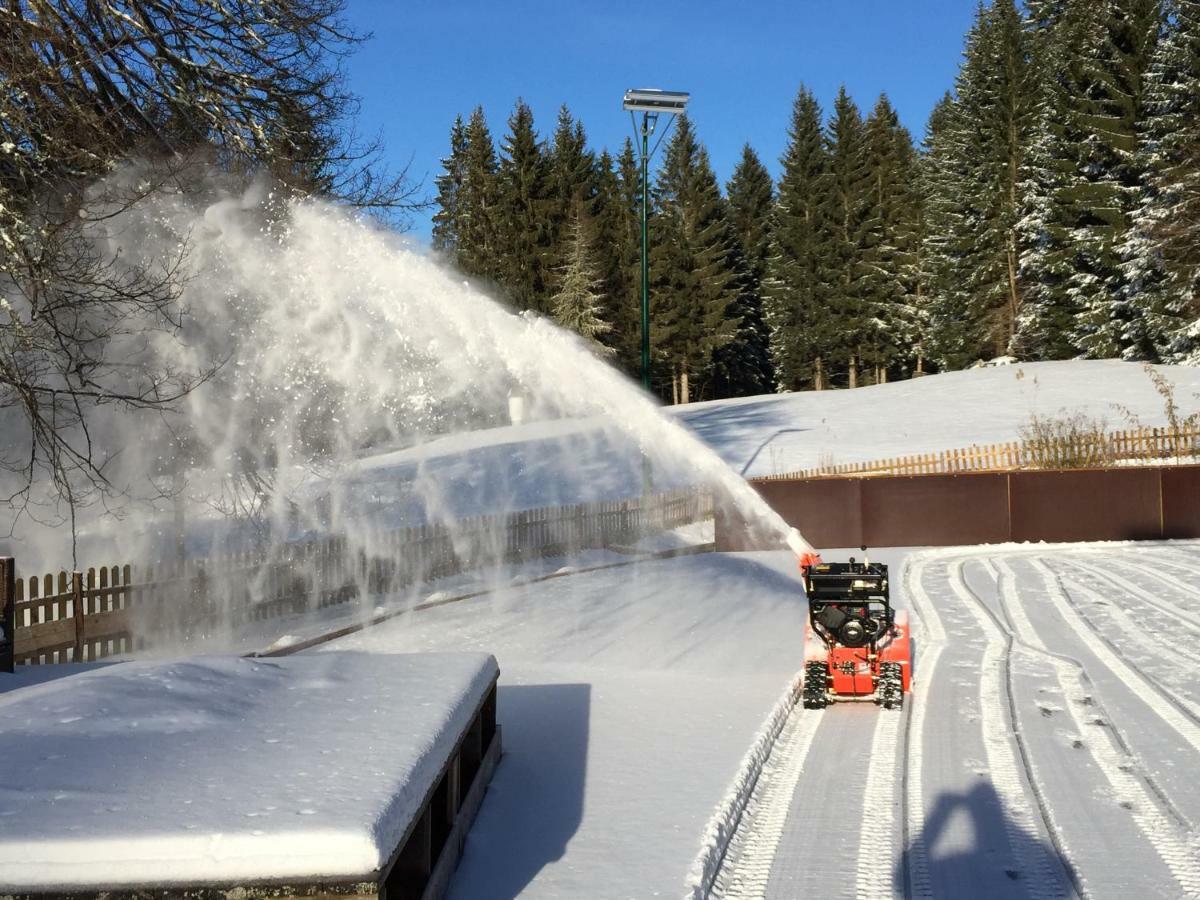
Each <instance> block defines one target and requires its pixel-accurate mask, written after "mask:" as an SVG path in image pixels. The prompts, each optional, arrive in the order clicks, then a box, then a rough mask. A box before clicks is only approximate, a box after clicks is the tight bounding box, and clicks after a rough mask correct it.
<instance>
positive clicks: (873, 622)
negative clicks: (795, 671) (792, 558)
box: [802, 556, 912, 709]
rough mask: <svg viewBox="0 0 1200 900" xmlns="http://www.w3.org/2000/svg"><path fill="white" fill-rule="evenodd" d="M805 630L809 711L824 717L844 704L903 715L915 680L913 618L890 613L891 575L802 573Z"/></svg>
mask: <svg viewBox="0 0 1200 900" xmlns="http://www.w3.org/2000/svg"><path fill="white" fill-rule="evenodd" d="M802 571H803V573H804V590H805V591H806V592H807V594H808V628H809V632H810V637H811V635H815V636H816V637H817V638H819V639H820V646H818V645H817V644H816V642H815V641H813V640H811V639H810V640H808V641H806V647H807V648H808V649H807V650H806V653H805V660H804V694H803V699H804V705H805V706H806V707H808V708H809V709H821V708H823V707H825V706H827V705H828V704H830V703H832V702H834V701H837V700H845V699H857V700H874V701H875V702H876V703H877V704H879V705H880V706H882V707H884V708H885V709H899V708H900V707H901V706H903V704H904V695H905V694H906V693H907V692H908V691H909V689H910V683H911V679H912V649H911V646H912V645H911V642H910V640H909V633H908V613H907V612H905V611H903V610H902V611H900V612H896V611H895V610H894V609H892V603H891V595H890V593H889V590H888V567H887V566H886V565H883V564H881V563H870V562H861V563H859V562H855V560H854V557H853V556H852V557H850V561H849V562H845V563H825V562H820V563H815V564H813V565H808V566H804V567H803V569H802Z"/></svg>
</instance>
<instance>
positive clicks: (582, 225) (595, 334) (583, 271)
mask: <svg viewBox="0 0 1200 900" xmlns="http://www.w3.org/2000/svg"><path fill="white" fill-rule="evenodd" d="M567 235H568V237H567V256H566V262H565V263H564V264H563V266H562V267H561V268H560V270H559V272H558V279H557V282H558V290H557V291H556V292H555V293H554V295H553V296H552V297H551V298H550V305H551V309H552V310H553V314H554V321H556V322H557V323H558V324H559V325H561V326H562V327H563V328H569V329H570V330H571V331H574V332H575V333H576V334H578V335H581V336H582V337H584V338H586V339H587V340H588V341H590V342H591V343H592V345H593V347H594V349H595V351H596V352H597V353H599V354H602V355H604V356H608V355H611V354H612V353H613V352H614V351H613V349H612V348H611V347H609V346H606V345H605V344H604V343H603V341H602V338H603V337H604V336H605V335H606V334H608V333H609V332H610V331H612V325H611V324H609V322H608V321H607V320H606V319H605V317H604V295H603V293H601V291H602V290H603V285H604V281H603V279H602V278H601V277H600V275H599V272H598V270H597V267H596V264H595V262H594V260H593V257H592V249H591V242H590V241H589V239H588V234H587V220H586V219H585V216H584V213H583V205H582V203H580V204H578V205H577V206H576V207H575V212H574V214H573V215H572V217H571V223H570V225H569V226H568V228H567Z"/></svg>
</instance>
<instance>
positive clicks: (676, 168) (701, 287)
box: [651, 115, 738, 403]
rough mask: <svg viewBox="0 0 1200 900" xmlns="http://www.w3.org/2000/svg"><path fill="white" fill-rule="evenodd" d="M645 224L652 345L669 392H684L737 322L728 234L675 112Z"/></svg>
mask: <svg viewBox="0 0 1200 900" xmlns="http://www.w3.org/2000/svg"><path fill="white" fill-rule="evenodd" d="M654 196H655V200H656V202H657V210H656V214H655V216H654V221H653V223H652V230H651V235H652V237H651V269H652V272H651V275H652V291H651V317H652V329H651V339H652V346H653V348H654V349H655V351H656V352H657V355H658V356H659V358H660V359H662V360H663V361H664V362H665V363H666V365H667V368H668V370H669V372H670V374H671V378H672V383H673V385H674V386H675V396H676V397H677V398H678V400H679V401H680V402H683V403H687V402H689V400H690V399H691V386H692V383H693V381H694V378H695V377H696V376H703V375H706V374H708V372H709V370H710V368H711V363H712V356H713V353H714V352H715V351H716V350H718V349H720V348H721V347H723V346H725V345H726V344H728V343H729V342H730V341H731V340H732V339H733V337H734V335H735V334H736V332H737V325H738V323H737V322H735V321H733V320H732V319H730V317H729V307H730V304H731V303H732V302H733V300H734V298H735V295H736V290H737V284H736V275H737V273H736V270H735V269H734V260H733V259H732V250H733V236H732V233H731V231H730V228H729V223H728V219H727V217H726V212H725V204H724V201H723V199H722V197H721V191H720V187H719V185H718V183H717V178H716V175H715V174H714V173H713V170H712V166H711V164H710V163H709V159H708V151H707V150H705V149H704V147H703V146H701V144H700V142H699V141H698V140H697V139H696V135H695V132H694V131H693V129H692V125H691V122H690V121H689V119H688V118H687V116H684V115H681V116H680V117H679V119H678V122H677V124H676V127H675V133H674V134H673V135H672V136H671V140H670V142H669V143H668V145H667V148H666V153H665V154H664V159H663V168H662V171H661V173H660V174H659V177H658V181H657V183H656V185H655V192H654Z"/></svg>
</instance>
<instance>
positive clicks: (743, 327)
mask: <svg viewBox="0 0 1200 900" xmlns="http://www.w3.org/2000/svg"><path fill="white" fill-rule="evenodd" d="M726 196H727V197H728V217H729V223H730V226H731V228H732V230H733V237H734V242H735V247H734V260H733V267H734V269H735V270H736V271H737V272H738V290H737V294H736V297H735V299H734V302H733V303H732V304H731V305H730V317H731V318H732V319H733V320H734V321H736V322H737V323H738V329H737V333H736V335H735V336H734V339H733V340H732V341H730V342H729V344H727V345H726V346H724V347H722V348H720V349H719V350H717V351H716V354H715V355H714V372H713V395H714V396H716V397H745V396H750V395H753V394H761V393H764V392H767V391H770V390H771V388H772V387H773V383H774V373H773V367H772V365H771V350H770V332H769V330H768V328H767V324H766V321H765V317H764V313H763V290H764V282H765V281H766V270H767V262H768V259H769V258H770V254H771V243H772V242H771V213H772V209H773V207H774V204H775V186H774V184H773V183H772V181H771V173H770V172H768V171H767V167H766V166H764V165H763V164H762V161H761V160H760V159H759V158H758V155H757V154H756V153H755V152H754V150H753V148H751V146H750V145H749V144H746V145H745V146H744V147H743V148H742V157H741V159H740V160H739V161H738V165H737V168H735V169H734V172H733V177H732V178H731V179H730V180H729V183H728V184H727V185H726Z"/></svg>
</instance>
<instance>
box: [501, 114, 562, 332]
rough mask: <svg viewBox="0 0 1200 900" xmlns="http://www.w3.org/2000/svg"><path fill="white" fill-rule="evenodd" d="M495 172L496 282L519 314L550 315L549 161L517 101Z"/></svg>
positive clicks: (528, 117)
mask: <svg viewBox="0 0 1200 900" xmlns="http://www.w3.org/2000/svg"><path fill="white" fill-rule="evenodd" d="M508 129H509V131H508V134H507V135H506V136H505V139H504V146H503V154H502V156H501V159H500V169H499V176H498V181H499V194H500V209H501V212H500V245H501V251H502V253H501V260H500V263H501V269H500V282H501V284H503V286H504V288H505V291H506V293H507V294H508V297H509V300H510V301H511V302H512V304H513V305H514V306H515V307H516V308H517V309H521V310H525V309H530V310H534V311H536V312H540V313H549V312H550V306H549V297H550V290H549V285H548V280H549V275H550V268H551V267H552V265H553V262H554V261H553V258H552V252H553V250H554V246H553V221H552V215H553V202H554V198H553V184H552V182H551V178H550V161H549V159H548V158H547V155H546V153H545V150H544V149H543V147H542V143H541V141H539V140H538V135H537V132H536V131H535V130H534V127H533V111H532V110H531V109H530V108H529V106H528V105H527V104H526V103H525V102H524V101H521V100H518V101H517V105H516V108H515V109H514V110H513V113H512V115H511V116H510V117H509V119H508Z"/></svg>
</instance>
